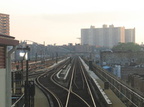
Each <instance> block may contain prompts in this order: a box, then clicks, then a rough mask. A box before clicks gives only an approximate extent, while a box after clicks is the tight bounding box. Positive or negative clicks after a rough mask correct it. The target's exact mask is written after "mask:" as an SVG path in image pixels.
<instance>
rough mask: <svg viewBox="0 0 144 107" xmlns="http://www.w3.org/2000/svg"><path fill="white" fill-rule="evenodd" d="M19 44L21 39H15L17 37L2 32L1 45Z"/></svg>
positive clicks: (0, 35)
mask: <svg viewBox="0 0 144 107" xmlns="http://www.w3.org/2000/svg"><path fill="white" fill-rule="evenodd" d="M18 44H19V41H18V40H15V37H12V36H8V35H3V34H0V45H6V46H16V45H18Z"/></svg>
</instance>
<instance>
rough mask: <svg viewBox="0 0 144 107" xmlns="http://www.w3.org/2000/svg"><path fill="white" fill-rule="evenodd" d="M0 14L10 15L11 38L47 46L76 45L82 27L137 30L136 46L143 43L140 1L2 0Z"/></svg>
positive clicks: (142, 10)
mask: <svg viewBox="0 0 144 107" xmlns="http://www.w3.org/2000/svg"><path fill="white" fill-rule="evenodd" d="M0 13H6V14H9V15H10V35H11V36H14V37H16V39H18V40H32V41H35V42H38V43H43V42H44V41H45V43H46V44H54V43H56V44H58V45H62V44H67V43H79V42H80V41H79V40H78V39H77V38H79V37H80V36H81V32H80V30H81V28H89V27H90V26H91V25H93V26H95V27H102V25H103V24H107V25H110V24H113V25H114V26H116V27H120V26H125V28H134V27H135V28H136V43H141V42H144V6H143V1H142V0H2V1H1V2H0Z"/></svg>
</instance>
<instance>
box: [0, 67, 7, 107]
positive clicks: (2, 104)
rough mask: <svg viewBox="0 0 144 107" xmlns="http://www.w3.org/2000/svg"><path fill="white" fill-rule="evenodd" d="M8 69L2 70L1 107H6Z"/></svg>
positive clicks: (0, 83) (0, 76)
mask: <svg viewBox="0 0 144 107" xmlns="http://www.w3.org/2000/svg"><path fill="white" fill-rule="evenodd" d="M5 77H6V69H0V106H1V107H6V105H5V101H6V78H5Z"/></svg>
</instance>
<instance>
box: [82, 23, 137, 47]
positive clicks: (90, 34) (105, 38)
mask: <svg viewBox="0 0 144 107" xmlns="http://www.w3.org/2000/svg"><path fill="white" fill-rule="evenodd" d="M130 38H131V39H130ZM119 42H121V43H125V42H135V29H128V30H127V29H125V27H114V25H109V27H107V25H103V28H95V27H94V26H91V27H90V29H89V28H87V29H81V44H82V45H84V44H88V45H92V46H97V47H108V48H112V47H113V46H114V45H117V44H118V43H119Z"/></svg>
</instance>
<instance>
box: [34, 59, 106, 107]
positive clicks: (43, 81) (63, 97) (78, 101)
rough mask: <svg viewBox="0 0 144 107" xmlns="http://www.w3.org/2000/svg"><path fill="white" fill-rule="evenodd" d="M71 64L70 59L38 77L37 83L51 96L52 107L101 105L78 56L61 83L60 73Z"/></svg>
mask: <svg viewBox="0 0 144 107" xmlns="http://www.w3.org/2000/svg"><path fill="white" fill-rule="evenodd" d="M69 64H70V61H66V62H64V63H63V64H60V65H59V66H57V67H54V68H53V69H52V70H50V71H48V72H46V73H44V74H42V75H41V76H39V77H38V78H37V84H38V85H39V86H41V87H42V88H43V89H44V90H45V91H46V92H47V94H48V95H49V96H50V97H49V100H50V102H52V103H51V104H50V105H51V107H78V106H82V107H101V106H100V105H99V103H98V102H97V99H96V97H95V96H94V94H93V90H92V88H91V84H90V83H89V82H90V77H89V75H88V73H87V72H86V71H85V68H84V67H83V65H82V63H81V61H80V59H79V58H78V57H76V58H74V59H73V60H72V61H71V67H70V69H69V70H68V72H65V73H64V74H65V75H66V77H65V76H64V77H65V78H66V79H65V81H61V83H60V81H59V79H58V77H59V76H58V75H60V73H61V69H62V68H65V69H66V68H67V67H68V66H67V65H69ZM65 83H67V85H65ZM103 107H104V106H103Z"/></svg>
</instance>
